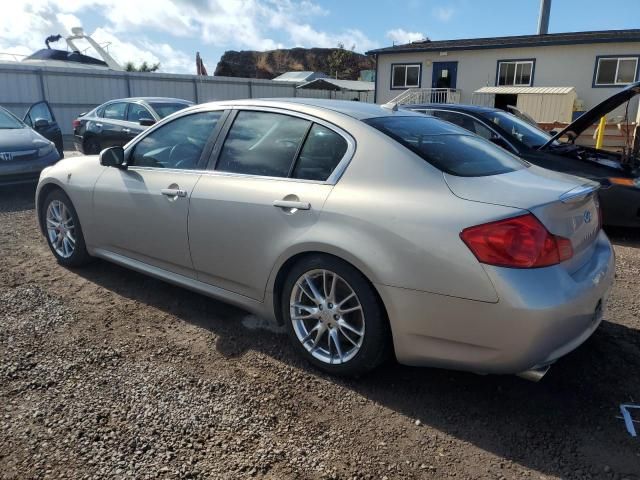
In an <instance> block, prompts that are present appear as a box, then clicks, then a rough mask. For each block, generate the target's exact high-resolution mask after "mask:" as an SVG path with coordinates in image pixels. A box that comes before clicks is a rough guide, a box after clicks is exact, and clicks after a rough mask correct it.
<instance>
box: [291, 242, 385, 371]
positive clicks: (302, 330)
mask: <svg viewBox="0 0 640 480" xmlns="http://www.w3.org/2000/svg"><path fill="white" fill-rule="evenodd" d="M334 278H335V283H334ZM309 282H310V283H309ZM348 297H350V298H348ZM281 308H282V318H283V319H284V322H285V326H286V329H287V332H288V334H289V337H290V339H291V341H292V342H293V345H294V348H295V349H296V351H297V352H298V353H299V354H300V355H301V356H302V357H304V358H305V359H306V360H308V361H309V362H310V363H312V364H313V365H314V366H316V367H317V368H319V369H321V370H324V371H325V372H328V373H331V374H334V375H342V376H360V375H363V374H365V373H367V372H369V371H371V370H373V369H374V368H376V367H377V366H379V365H380V364H381V363H383V362H384V361H385V360H386V359H387V357H388V355H389V352H390V351H391V345H390V342H391V334H390V328H389V323H388V320H387V316H386V313H385V311H384V307H383V305H382V303H381V301H380V299H379V297H378V295H377V294H376V292H375V290H374V288H373V286H372V285H371V283H370V282H369V281H368V280H367V279H366V278H365V277H364V275H362V273H360V272H359V271H358V270H357V269H355V268H354V267H353V266H351V265H350V264H348V263H346V262H344V261H342V260H340V259H338V258H336V257H333V256H330V255H321V254H318V255H310V256H307V257H304V258H302V259H301V260H300V261H298V262H297V263H296V264H294V266H293V267H292V268H291V269H290V270H289V272H288V273H287V276H286V279H285V281H284V285H283V289H282V297H281Z"/></svg>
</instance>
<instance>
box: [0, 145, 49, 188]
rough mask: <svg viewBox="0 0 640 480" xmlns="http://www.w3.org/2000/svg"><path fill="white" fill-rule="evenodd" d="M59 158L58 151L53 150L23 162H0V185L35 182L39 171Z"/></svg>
mask: <svg viewBox="0 0 640 480" xmlns="http://www.w3.org/2000/svg"><path fill="white" fill-rule="evenodd" d="M58 160H60V155H58V151H57V150H54V151H52V152H51V153H50V154H49V155H46V156H45V157H42V158H38V159H37V160H27V161H23V162H10V163H5V164H1V163H0V185H18V184H23V183H35V182H37V181H38V178H39V177H40V172H42V170H44V169H45V168H47V167H49V166H51V165H53V164H54V163H56V162H57V161H58Z"/></svg>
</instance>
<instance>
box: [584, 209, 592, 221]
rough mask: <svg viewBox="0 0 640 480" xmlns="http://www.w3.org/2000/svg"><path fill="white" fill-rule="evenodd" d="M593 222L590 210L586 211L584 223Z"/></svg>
mask: <svg viewBox="0 0 640 480" xmlns="http://www.w3.org/2000/svg"><path fill="white" fill-rule="evenodd" d="M589 222H591V212H590V211H589V210H585V212H584V223H589Z"/></svg>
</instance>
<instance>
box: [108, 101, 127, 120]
mask: <svg viewBox="0 0 640 480" xmlns="http://www.w3.org/2000/svg"><path fill="white" fill-rule="evenodd" d="M126 111H127V104H126V103H125V102H118V103H110V104H109V105H105V107H104V110H103V114H102V116H103V117H104V118H109V119H111V120H124V116H125V112H126Z"/></svg>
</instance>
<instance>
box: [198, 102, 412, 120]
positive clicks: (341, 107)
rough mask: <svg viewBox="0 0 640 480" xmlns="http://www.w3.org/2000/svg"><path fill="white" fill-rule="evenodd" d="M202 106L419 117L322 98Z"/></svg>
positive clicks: (352, 115)
mask: <svg viewBox="0 0 640 480" xmlns="http://www.w3.org/2000/svg"><path fill="white" fill-rule="evenodd" d="M203 105H205V106H206V105H216V106H223V105H224V106H230V107H233V106H255V107H260V106H262V107H276V108H284V109H293V107H295V106H302V107H306V109H309V108H310V109H316V110H319V111H320V112H321V111H322V110H330V111H333V112H337V113H342V114H344V115H348V116H350V117H353V118H355V119H357V120H366V119H368V118H377V117H387V116H413V115H418V116H421V115H422V114H421V113H417V112H412V111H410V110H402V109H394V108H392V105H389V106H388V107H387V106H383V105H379V104H375V103H366V102H354V101H350V100H328V99H324V98H263V99H245V100H223V101H217V102H209V103H207V104H203Z"/></svg>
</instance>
